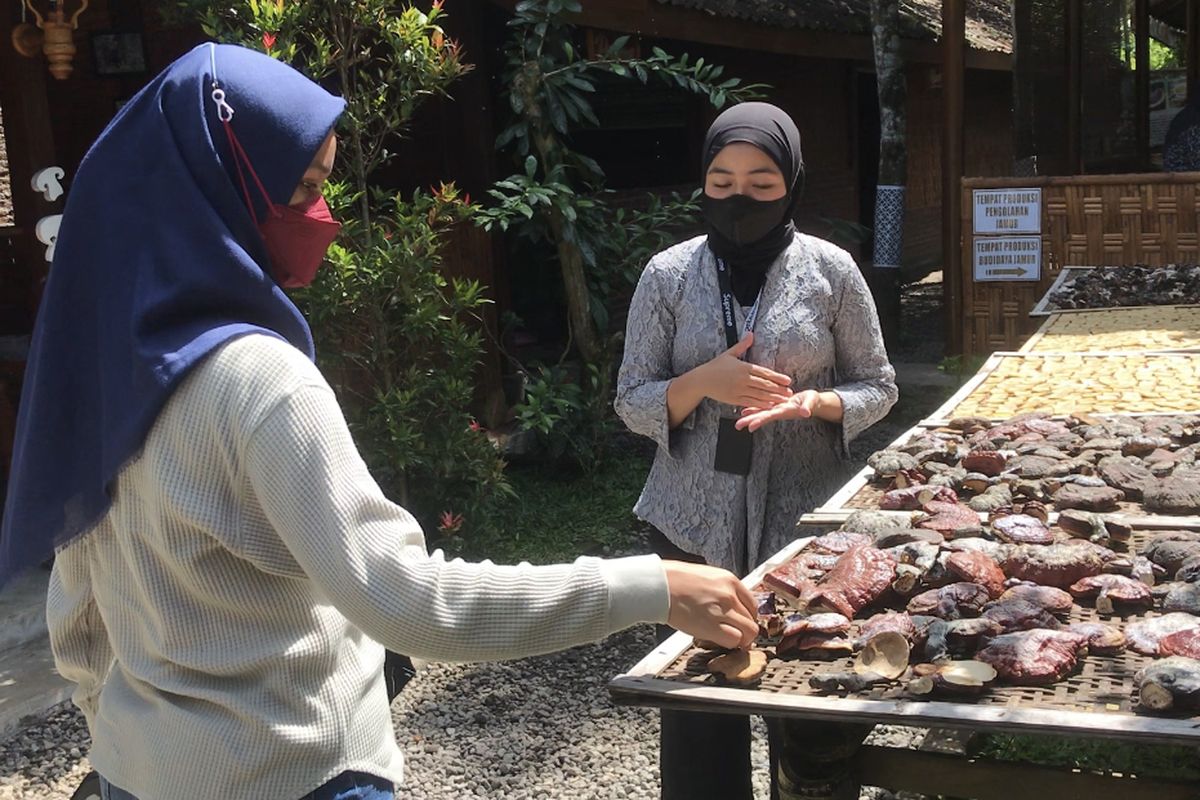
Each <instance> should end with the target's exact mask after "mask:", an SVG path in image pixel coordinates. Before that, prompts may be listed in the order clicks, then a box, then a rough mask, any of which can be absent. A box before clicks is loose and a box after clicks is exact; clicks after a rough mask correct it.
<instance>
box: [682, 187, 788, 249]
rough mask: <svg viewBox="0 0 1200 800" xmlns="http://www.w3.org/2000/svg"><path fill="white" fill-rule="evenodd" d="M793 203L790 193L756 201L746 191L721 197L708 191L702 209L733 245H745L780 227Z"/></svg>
mask: <svg viewBox="0 0 1200 800" xmlns="http://www.w3.org/2000/svg"><path fill="white" fill-rule="evenodd" d="M791 204H792V200H791V198H790V197H788V196H787V195H784V196H783V197H781V198H779V199H778V200H755V199H754V198H752V197H749V196H747V195H744V194H735V195H731V196H729V197H722V198H720V199H718V198H715V197H709V196H708V195H707V194H705V195H704V196H703V198H702V200H701V206H700V208H701V210H702V212H703V214H704V219H705V220H706V221H707V222H708V224H709V225H711V226H712V227H713V228H714V229H715V230H716V231H717V233H719V234H721V236H723V237H724V238H725V239H726V240H728V241H729V242H730V243H731V244H733V245H736V246H738V247H745V246H746V245H750V244H754V243H755V242H758V241H760V240H761V239H763V238H764V237H766V235H767V234H769V233H771V231H772V230H774V229H775V228H777V227H779V225H780V223H782V222H783V218H784V215H785V214H787V211H788V209H789V208H790V207H791Z"/></svg>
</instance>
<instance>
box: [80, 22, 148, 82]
mask: <svg viewBox="0 0 1200 800" xmlns="http://www.w3.org/2000/svg"><path fill="white" fill-rule="evenodd" d="M92 60H93V61H94V62H95V65H96V74H97V75H137V74H139V73H143V72H145V71H146V49H145V47H143V45H142V35H141V34H140V33H121V32H118V31H101V32H97V33H93V34H92Z"/></svg>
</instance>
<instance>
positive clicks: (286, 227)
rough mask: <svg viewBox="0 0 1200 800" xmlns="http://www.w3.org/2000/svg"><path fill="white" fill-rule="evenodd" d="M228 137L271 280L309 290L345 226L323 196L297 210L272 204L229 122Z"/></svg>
mask: <svg viewBox="0 0 1200 800" xmlns="http://www.w3.org/2000/svg"><path fill="white" fill-rule="evenodd" d="M225 133H226V134H227V135H228V136H229V144H230V146H231V147H232V148H233V152H234V163H235V164H236V165H237V169H238V178H239V179H240V180H241V183H242V194H243V195H244V196H245V198H246V206H247V207H248V208H249V209H250V215H251V216H252V217H253V218H254V222H255V224H256V225H258V231H259V233H261V234H262V237H263V242H264V243H265V244H266V246H267V255H268V256H269V257H270V259H271V274H272V276H273V277H274V278H275V281H276V282H277V283H278V284H279V285H280V286H282V287H283V288H285V289H297V288H300V287H304V286H308V285H309V284H310V283H312V282H313V279H314V278H316V277H317V270H318V269H320V267H321V262H323V261H324V260H325V253H326V252H328V250H329V245H331V244H333V240H334V239H335V238H337V235H338V231H339V230H341V228H342V224H341V223H340V222H338V221H337V220H335V219H334V218H333V215H332V214H330V213H329V206H328V205H327V204H326V203H325V198H324V197H322V196H320V195H317V196H316V197H315V198H313V199H312V200H309V201H308V202H306V203H304V204H303V205H302V206H298V207H293V206H287V205H281V204H279V203H273V202H271V197H270V195H268V194H267V190H266V188H265V187H264V186H263V184H262V181H261V180H259V178H258V174H257V173H255V171H254V166H253V165H252V164H251V163H250V159H249V157H248V156H247V155H246V151H245V150H243V149H242V145H241V143H239V142H238V140H237V137H236V136H234V135H233V128H232V127H231V126H230V124H229V123H228V122H225ZM243 162H244V163H245V165H246V171H247V172H249V173H250V177H252V178H253V179H254V183H255V184H256V185H257V186H258V190H259V191H260V192H261V193H262V196H263V199H265V200H266V201H267V218H266V219H264V220H262V221H261V222H259V220H258V214H256V213H255V211H254V204H253V203H252V202H251V201H250V191H249V189H248V188H247V186H246V177H245V175H243V174H242V163H243Z"/></svg>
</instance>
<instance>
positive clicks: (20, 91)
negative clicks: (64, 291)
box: [0, 9, 61, 319]
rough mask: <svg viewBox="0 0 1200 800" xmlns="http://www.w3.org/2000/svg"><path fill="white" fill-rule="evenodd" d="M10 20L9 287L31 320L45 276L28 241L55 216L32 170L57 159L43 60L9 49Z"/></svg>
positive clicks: (0, 92) (0, 67)
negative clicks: (12, 264)
mask: <svg viewBox="0 0 1200 800" xmlns="http://www.w3.org/2000/svg"><path fill="white" fill-rule="evenodd" d="M14 18H15V17H14V15H13V14H11V13H9V11H8V9H5V11H4V12H3V13H0V108H2V109H3V116H4V136H5V144H6V146H7V149H8V166H9V178H10V180H11V185H12V206H13V218H14V222H15V224H16V227H17V228H19V229H20V233H19V234H18V235H17V236H16V237H15V243H14V249H15V250H16V253H17V266H18V274H17V280H16V281H15V283H16V284H17V285H18V286H19V287H20V291H22V292H24V293H25V295H26V297H27V303H28V317H29V318H30V319H32V318H33V316H34V313H35V311H36V308H37V304H38V301H39V299H40V294H41V289H40V287H41V282H42V279H43V278H44V277H45V275H46V270H47V264H46V261H45V258H44V254H45V252H46V248H45V247H44V246H42V245H41V244H40V243H39V242H38V241H37V238H36V237H35V236H34V233H33V231H34V226H35V224H36V223H37V221H38V220H39V219H41V218H42V217H44V216H46V215H47V214H54V213H58V212H59V211H61V206H55V205H52V204H51V203H48V202H47V201H46V200H45V198H43V197H42V195H41V194H40V193H38V192H35V191H34V190H33V188H32V187H31V186H30V180H31V179H32V178H33V174H34V172H36V171H37V170H39V169H41V168H43V167H48V166H51V165H52V164H54V163H55V160H56V158H57V156H56V155H55V150H54V132H53V130H52V128H51V126H50V104H49V101H48V100H47V97H46V83H47V75H48V72H47V71H46V59H45V58H44V57H42V56H41V55H40V54H39V55H38V56H37V57H36V58H26V57H24V56H22V55H20V54H19V53H17V51H16V50H14V49H13V46H12V43H11V42H12V28H13V25H14Z"/></svg>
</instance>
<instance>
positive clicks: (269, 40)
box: [263, 31, 276, 50]
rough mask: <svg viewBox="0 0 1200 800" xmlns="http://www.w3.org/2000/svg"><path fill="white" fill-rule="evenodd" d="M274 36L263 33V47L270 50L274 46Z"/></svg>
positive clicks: (267, 32)
mask: <svg viewBox="0 0 1200 800" xmlns="http://www.w3.org/2000/svg"><path fill="white" fill-rule="evenodd" d="M275 38H276V37H275V34H273V33H271V32H269V31H263V47H265V48H267V49H268V50H270V49H271V48H272V47H274V46H275Z"/></svg>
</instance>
